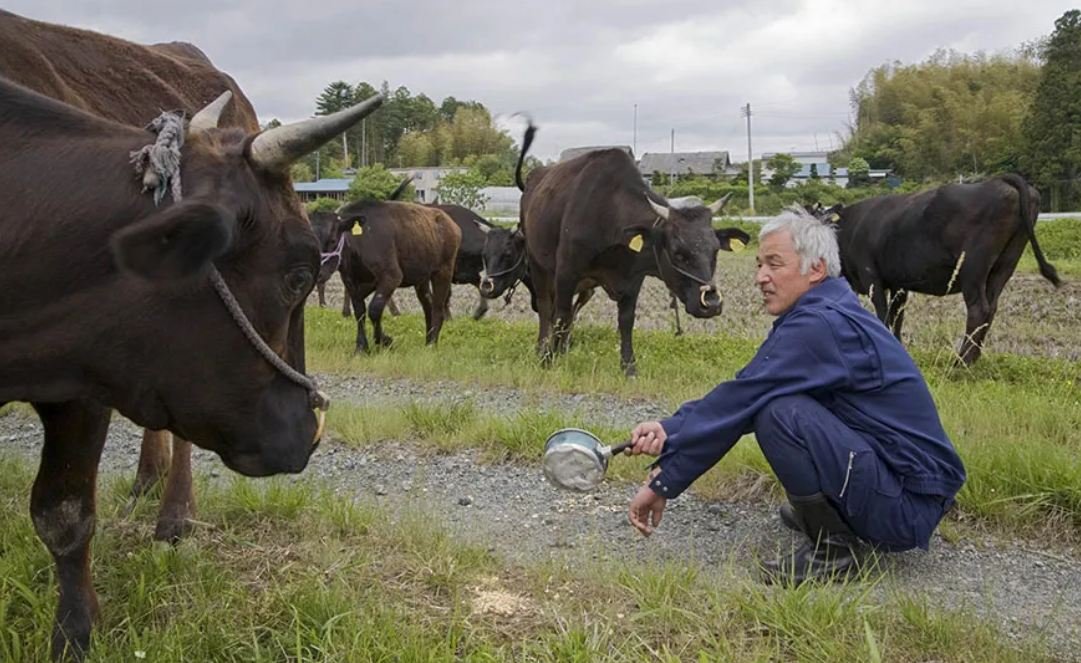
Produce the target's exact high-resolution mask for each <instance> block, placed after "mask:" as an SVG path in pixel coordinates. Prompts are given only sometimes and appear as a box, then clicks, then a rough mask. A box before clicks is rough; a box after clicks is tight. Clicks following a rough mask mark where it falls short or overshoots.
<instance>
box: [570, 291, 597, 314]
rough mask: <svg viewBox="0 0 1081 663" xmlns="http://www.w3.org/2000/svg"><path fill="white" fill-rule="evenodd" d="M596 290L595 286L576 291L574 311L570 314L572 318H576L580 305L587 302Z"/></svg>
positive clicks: (580, 308)
mask: <svg viewBox="0 0 1081 663" xmlns="http://www.w3.org/2000/svg"><path fill="white" fill-rule="evenodd" d="M596 292H597V289H596V288H589V289H588V290H583V291H581V292H579V293H578V296H577V297H576V298H575V300H574V311H573V315H572V316H571V317H572V318H573V319H574V320H576V321H577V320H578V313H579V312H581V310H582V307H583V306H585V305H586V304H588V303H589V300H591V299H593V295H594V293H596Z"/></svg>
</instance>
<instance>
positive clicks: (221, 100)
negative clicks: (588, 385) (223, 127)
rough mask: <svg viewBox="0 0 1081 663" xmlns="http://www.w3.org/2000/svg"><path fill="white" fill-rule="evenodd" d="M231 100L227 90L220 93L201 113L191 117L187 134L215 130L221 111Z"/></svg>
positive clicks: (231, 96)
mask: <svg viewBox="0 0 1081 663" xmlns="http://www.w3.org/2000/svg"><path fill="white" fill-rule="evenodd" d="M232 98H233V93H232V92H230V91H229V90H226V91H225V92H222V93H221V96H219V97H218V98H217V99H215V100H214V101H211V102H210V103H209V104H207V105H206V106H205V107H204V108H203V109H202V110H201V111H199V112H198V113H196V114H195V115H192V116H191V122H188V132H189V133H193V134H197V133H199V132H200V131H206V130H207V129H217V128H218V121H219V120H221V114H222V111H224V110H225V107H226V106H227V105H228V104H229V100H230V99H232Z"/></svg>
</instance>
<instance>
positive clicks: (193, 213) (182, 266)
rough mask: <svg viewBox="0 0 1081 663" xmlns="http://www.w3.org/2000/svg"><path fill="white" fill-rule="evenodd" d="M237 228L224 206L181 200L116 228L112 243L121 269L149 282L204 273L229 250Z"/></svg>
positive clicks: (114, 255) (114, 254) (233, 218)
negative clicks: (152, 214) (147, 216)
mask: <svg viewBox="0 0 1081 663" xmlns="http://www.w3.org/2000/svg"><path fill="white" fill-rule="evenodd" d="M235 227H236V219H235V217H234V216H233V215H232V214H231V213H230V212H228V211H227V210H226V209H225V208H223V207H220V206H218V205H211V204H208V203H202V202H183V203H180V204H178V205H172V206H171V207H169V208H167V209H165V210H163V211H161V212H160V213H158V214H155V215H154V216H151V217H149V218H147V219H142V220H140V221H137V222H136V223H134V224H132V225H130V226H128V227H126V228H124V229H122V230H119V231H117V232H116V233H115V234H114V235H113V237H112V239H111V240H110V245H111V248H112V252H113V257H114V258H115V259H116V262H117V265H119V266H120V268H121V269H122V270H124V271H128V272H132V273H134V274H138V275H139V276H141V277H143V278H145V279H148V280H152V281H165V280H171V279H182V278H186V277H189V276H194V275H197V274H201V273H203V272H205V271H206V270H207V269H209V267H210V265H211V263H212V262H213V261H214V259H215V258H217V257H218V256H220V255H222V254H224V253H225V252H226V251H228V250H229V247H230V246H231V245H232V242H233V232H234V228H235Z"/></svg>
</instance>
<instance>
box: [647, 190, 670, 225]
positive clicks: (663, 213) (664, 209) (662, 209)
mask: <svg viewBox="0 0 1081 663" xmlns="http://www.w3.org/2000/svg"><path fill="white" fill-rule="evenodd" d="M646 200H648V201H649V206H650V207H652V208H653V211H654V212H656V213H657V216H659V217H661V218H662V219H664V220H665V221H667V220H668V211H669V210H668V205H658V204H657V203H655V202H653V199H652V198H650V197H649V196H646Z"/></svg>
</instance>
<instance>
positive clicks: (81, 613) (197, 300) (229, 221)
mask: <svg viewBox="0 0 1081 663" xmlns="http://www.w3.org/2000/svg"><path fill="white" fill-rule="evenodd" d="M7 46H8V44H7V42H5V48H6V47H7ZM220 101H221V100H218V101H216V102H215V103H214V104H211V106H209V107H208V108H207V109H204V111H200V112H199V113H197V114H196V115H195V116H194V117H193V118H192V120H191V122H190V125H189V128H188V130H187V132H186V136H185V138H184V144H183V148H182V152H181V161H180V169H179V173H178V174H179V181H180V182H181V183H182V189H183V196H182V199H180V198H179V197H174V196H173V195H166V196H165V197H164V198H163V200H162V204H161V206H160V207H159V206H158V205H157V204H155V201H154V196H153V195H151V194H149V193H146V192H144V191H143V188H144V185H147V184H149V185H151V188H154V185H156V184H157V183H158V182H160V181H161V180H162V177H163V176H160V175H159V176H157V177H154V176H153V175H154V173H150V175H151V176H150V177H147V176H144V177H142V178H141V179H140V178H139V177H137V176H136V175H135V174H134V173H133V171H132V165H131V154H132V153H133V152H139V151H140V150H141V149H142V148H143V147H145V146H147V145H148V144H153V143H154V142H155V141H156V140H157V137H156V136H155V134H154V133H151V132H150V131H147V130H143V129H137V128H135V127H132V126H125V125H123V124H119V123H115V122H111V121H108V120H104V119H102V118H101V117H99V116H96V115H93V114H91V113H88V112H86V111H83V110H80V109H77V108H74V107H72V106H70V105H68V104H65V103H62V102H59V101H57V100H55V99H51V98H48V97H45V96H42V95H40V94H38V93H36V92H32V91H30V90H28V89H27V88H25V87H22V86H19V85H16V84H14V83H11V82H9V81H8V80H7V79H3V78H0V145H3V146H4V148H3V150H2V151H0V210H3V214H0V256H3V264H4V269H3V270H0V338H3V339H4V342H3V343H2V344H0V376H2V378H0V403H4V402H8V401H16V400H18V401H28V402H30V403H32V404H33V406H34V408H35V410H36V411H37V413H38V415H39V417H40V418H41V421H42V425H43V427H44V430H45V441H44V448H43V451H42V462H41V466H40V469H39V472H38V475H37V478H36V480H35V482H34V487H33V492H32V495H31V515H32V518H33V522H34V527H35V529H36V531H37V533H38V536H39V537H41V539H42V541H43V542H44V543H45V545H46V547H47V548H48V549H49V551H50V553H51V554H52V556H53V560H54V562H55V563H56V569H57V573H56V575H57V578H58V581H59V590H60V591H59V595H60V596H59V602H58V605H57V611H56V621H55V625H54V629H53V638H52V651H53V655H54V656H55V657H63V656H65V655H66V654H70V655H73V656H75V657H77V658H81V657H82V656H83V655H84V653H85V651H86V648H87V646H88V644H89V641H90V631H91V627H92V623H93V620H94V618H95V617H96V614H97V612H98V607H97V606H98V604H97V598H96V595H95V592H94V589H93V585H92V583H91V577H90V540H91V537H92V535H93V532H94V526H95V516H94V511H95V489H96V476H97V466H98V461H99V458H100V455H101V450H102V446H103V445H104V442H105V437H106V432H107V429H108V424H109V418H110V409H109V408H116V409H117V410H118V411H119V412H120V413H121V414H123V415H124V416H126V417H128V418H129V419H131V420H133V421H135V422H136V423H138V424H139V425H142V426H145V427H147V428H151V429H155V430H157V429H168V430H170V431H173V432H175V433H177V434H179V435H181V436H183V437H184V438H186V439H189V440H191V441H192V442H194V443H196V444H198V445H200V446H202V447H204V448H207V449H209V450H212V451H215V452H216V453H218V454H219V456H220V457H221V458H222V460H223V461H224V462H225V464H226V465H228V466H229V467H230V468H232V469H234V470H236V471H238V472H240V473H242V474H246V475H249V476H265V475H270V474H277V473H281V472H299V471H300V470H302V469H303V468H304V467H305V466H306V464H307V462H308V458H309V456H310V455H311V453H312V451H313V449H314V447H315V443H317V442H318V439H319V436H320V434H321V417H319V416H317V413H316V412H313V406H315V407H317V408H319V409H324V408H325V406H326V399H325V397H323V396H322V395H321V394H320V393H319V392H318V391H317V389H316V386H315V384H314V382H313V381H312V380H311V378H309V377H307V376H305V375H304V374H303V371H304V345H303V342H304V339H303V328H304V327H303V322H304V318H303V302H304V300H305V298H306V297H307V295H308V293H309V292H310V291H311V289H312V287H313V285H314V283H315V276H316V273H317V272H318V268H319V247H318V244H317V243H316V240H315V235H314V233H313V232H312V230H311V227H310V225H309V224H308V221H307V218H306V216H305V214H304V212H303V209H302V208H301V206H300V205H299V201H298V200H297V198H296V195H295V194H294V193H293V191H292V187H291V183H290V180H289V167H290V165H291V163H292V162H293V161H295V160H296V159H298V158H300V157H301V156H303V155H304V154H305V153H307V152H309V151H311V150H313V149H317V148H318V147H319V146H320V145H322V144H323V143H325V142H326V141H328V140H331V139H332V138H334V137H335V136H337V135H339V134H340V133H341V132H342V131H344V130H346V129H348V128H349V127H351V126H353V125H354V124H356V123H357V122H359V121H360V120H361V119H362V118H363V117H365V116H366V115H368V114H369V113H370V112H371V111H373V110H374V109H375V108H376V107H378V105H379V104H380V103H381V102H382V98H381V97H379V96H377V97H375V98H374V99H372V100H369V101H368V102H365V103H362V104H358V105H357V106H354V107H352V108H349V109H346V110H344V111H341V112H339V113H336V114H334V115H330V116H326V117H320V118H313V119H310V120H305V121H303V122H300V123H297V124H294V125H287V126H283V127H278V128H276V129H272V130H270V131H266V132H263V133H261V134H258V135H253V134H252V133H250V132H246V131H243V130H239V129H219V128H217V121H218V115H219V112H220V111H221V104H220ZM166 133H168V132H166ZM155 180H157V181H155ZM174 182H175V180H174ZM72 320H77V321H78V324H71V321H72Z"/></svg>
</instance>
